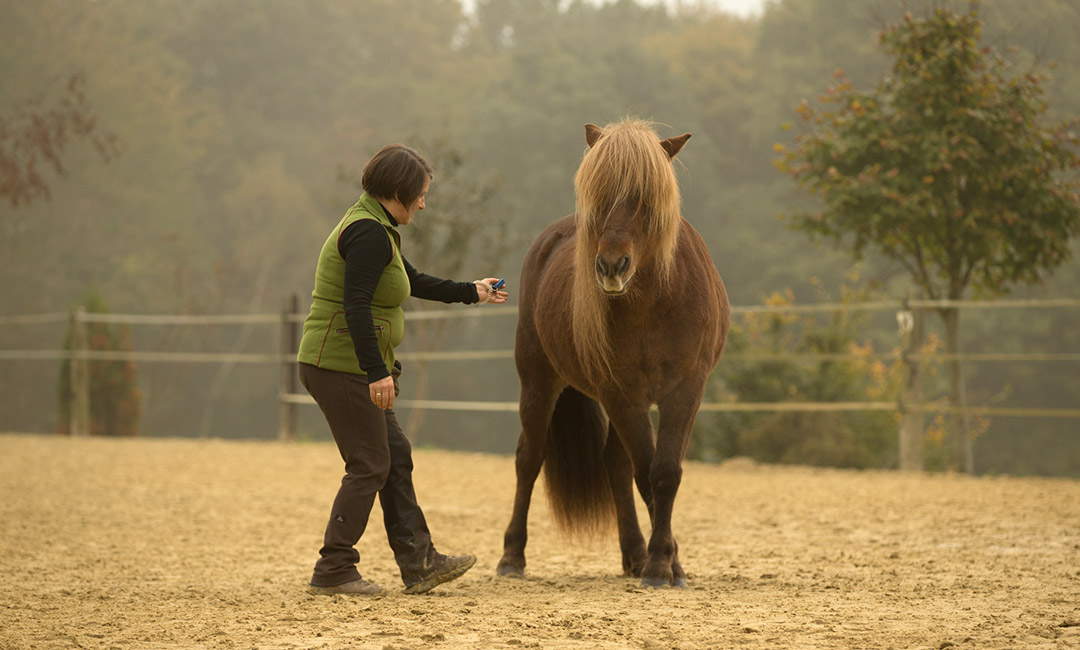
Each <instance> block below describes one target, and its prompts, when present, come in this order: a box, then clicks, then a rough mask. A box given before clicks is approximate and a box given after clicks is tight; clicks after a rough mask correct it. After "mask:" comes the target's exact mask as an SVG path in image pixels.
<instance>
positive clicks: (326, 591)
mask: <svg viewBox="0 0 1080 650" xmlns="http://www.w3.org/2000/svg"><path fill="white" fill-rule="evenodd" d="M308 593H310V594H314V595H316V596H337V595H339V594H340V595H342V596H381V595H382V594H384V593H386V590H385V589H383V588H382V587H379V590H378V591H344V590H342V589H338V588H336V587H316V586H314V585H309V586H308Z"/></svg>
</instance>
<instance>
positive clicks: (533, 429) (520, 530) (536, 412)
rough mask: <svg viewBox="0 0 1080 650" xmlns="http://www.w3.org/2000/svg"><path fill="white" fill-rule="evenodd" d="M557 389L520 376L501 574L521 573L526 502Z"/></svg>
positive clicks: (537, 470) (541, 459)
mask: <svg viewBox="0 0 1080 650" xmlns="http://www.w3.org/2000/svg"><path fill="white" fill-rule="evenodd" d="M560 390H561V389H556V388H555V387H553V386H552V385H551V384H550V383H548V384H546V385H538V384H537V382H535V381H526V380H525V379H524V377H523V383H522V387H521V403H520V407H519V408H520V414H521V436H520V437H519V438H518V446H517V454H516V456H515V458H514V469H515V470H516V473H517V487H516V488H515V491H514V512H513V515H511V517H510V524H509V525H508V526H507V527H506V534H505V535H504V536H503V556H502V559H500V560H499V566H498V572H499V575H502V576H523V575H525V543H526V542H527V541H528V538H529V533H528V519H529V502H530V501H531V500H532V493H533V486H534V485H535V484H536V478H537V476H539V474H540V467H541V466H542V465H543V464H544V456H545V455H546V453H547V438H548V425H549V424H550V423H551V415H552V412H553V411H554V409H555V400H556V399H557V397H558V394H559V392H560Z"/></svg>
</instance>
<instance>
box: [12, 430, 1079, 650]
mask: <svg viewBox="0 0 1080 650" xmlns="http://www.w3.org/2000/svg"><path fill="white" fill-rule="evenodd" d="M415 460H416V466H417V468H416V478H417V491H418V492H419V494H420V499H421V503H422V504H423V505H424V506H425V510H426V512H427V515H428V519H429V523H430V525H431V529H432V531H433V533H434V536H435V540H436V543H437V544H438V545H439V548H440V550H442V551H445V552H451V553H461V552H473V553H475V554H476V555H477V556H478V557H479V562H478V563H477V566H476V567H475V568H473V570H472V571H470V572H469V573H468V574H466V575H465V576H464V577H462V578H461V579H460V580H458V581H456V582H453V583H450V584H447V585H443V586H441V587H439V588H437V589H436V590H434V591H433V592H431V593H430V594H428V595H424V596H406V595H404V594H402V593H401V591H400V589H401V583H400V581H399V579H398V577H397V574H396V572H395V566H394V564H393V559H392V557H391V554H390V551H389V548H388V547H387V545H386V538H385V535H384V534H383V532H382V529H381V528H382V526H381V521H382V519H381V513H380V512H378V511H377V510H376V512H375V513H373V515H372V516H373V520H372V525H371V526H370V527H369V530H368V534H367V535H366V536H365V538H364V539H363V540H362V542H361V544H360V552H361V556H362V559H361V571H362V572H363V573H364V576H365V577H366V578H368V579H370V580H373V581H375V582H378V583H379V584H382V585H383V586H386V587H391V588H392V589H391V590H390V592H389V595H386V596H382V597H377V598H363V597H359V598H357V597H346V596H332V597H325V596H313V595H310V594H308V593H307V591H306V583H307V580H308V578H309V576H310V570H311V565H312V563H313V561H314V559H315V557H316V555H317V551H318V547H319V544H320V542H321V536H322V527H323V524H324V520H325V517H326V516H327V513H328V512H329V507H330V502H331V500H332V498H333V495H334V492H335V489H336V486H337V483H338V480H339V479H340V476H341V472H342V469H341V467H340V465H341V463H340V459H339V458H338V457H337V452H336V450H335V448H334V447H333V446H332V445H331V444H329V443H298V444H280V443H276V442H227V441H220V440H177V439H165V440H163V439H123V440H118V439H103V438H91V439H69V438H64V437H51V436H32V435H2V436H0V526H2V529H0V649H2V650H15V649H20V650H21V649H24V648H65V649H66V648H95V649H96V648H148V649H158V648H243V649H272V648H273V649H277V648H283V649H284V648H349V649H362V648H374V649H391V648H392V649H395V650H402V649H406V648H413V649H415V648H440V649H442V648H446V649H450V648H582V649H584V648H644V649H660V648H682V649H692V648H729V647H736V646H737V647H739V648H750V649H755V648H932V649H935V650H937V649H942V648H957V649H963V648H979V649H985V648H1080V482H1078V481H1072V480H1046V479H1018V478H968V477H962V476H914V475H904V474H899V473H890V472H855V471H839V470H818V469H809V468H800V467H764V466H756V465H754V464H753V463H751V462H749V461H745V460H736V461H733V462H729V463H727V464H724V465H720V466H709V465H701V464H694V463H690V464H688V465H687V467H686V472H685V474H684V477H683V483H682V488H681V491H680V493H679V499H678V501H677V502H676V509H675V533H676V535H677V537H678V539H679V543H680V546H681V549H682V560H683V565H684V566H685V567H686V569H687V571H688V573H689V574H690V589H688V590H672V589H665V590H660V591H646V590H642V589H640V588H638V586H637V581H636V580H632V579H628V578H623V577H622V576H621V575H619V567H620V563H619V556H618V543H617V541H616V539H615V537H614V535H612V537H610V538H606V539H601V540H597V541H594V542H592V543H591V544H581V543H578V542H573V541H572V540H567V539H565V538H563V537H562V536H561V535H560V534H559V533H557V531H556V530H555V529H554V528H553V526H552V523H551V520H550V517H549V515H548V509H547V503H546V501H545V500H544V497H543V493H542V490H541V491H539V492H538V497H539V499H538V500H536V501H534V507H533V510H532V517H531V519H532V521H531V528H530V540H529V547H528V551H527V552H528V559H529V566H528V577H527V578H526V579H524V580H513V579H507V578H498V577H497V576H496V575H495V565H496V563H497V562H498V559H499V557H500V555H501V551H502V531H503V529H504V527H505V526H506V523H507V521H508V520H509V516H510V502H511V499H512V496H513V480H514V478H513V472H514V470H513V461H512V459H510V458H505V457H499V456H491V455H482V454H463V453H451V452H444V451H429V450H419V451H417V452H416V454H415Z"/></svg>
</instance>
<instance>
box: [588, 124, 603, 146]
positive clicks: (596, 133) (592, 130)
mask: <svg viewBox="0 0 1080 650" xmlns="http://www.w3.org/2000/svg"><path fill="white" fill-rule="evenodd" d="M603 133H604V132H603V131H602V130H601V129H600V127H598V126H596V125H595V124H592V123H591V122H590V123H589V124H586V125H585V143H586V144H588V145H589V146H590V147H591V146H593V145H594V144H596V141H597V140H599V139H600V136H601V135H603Z"/></svg>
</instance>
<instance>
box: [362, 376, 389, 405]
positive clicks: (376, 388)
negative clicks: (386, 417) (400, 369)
mask: <svg viewBox="0 0 1080 650" xmlns="http://www.w3.org/2000/svg"><path fill="white" fill-rule="evenodd" d="M368 392H369V393H370V394H371V402H372V403H373V404H374V405H375V406H378V407H379V408H381V409H382V410H384V411H386V410H388V409H392V408H394V378H393V377H383V378H382V379H380V380H379V381H376V382H372V383H370V384H368Z"/></svg>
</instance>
